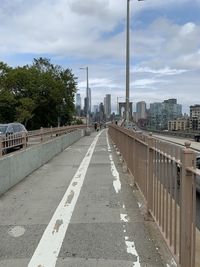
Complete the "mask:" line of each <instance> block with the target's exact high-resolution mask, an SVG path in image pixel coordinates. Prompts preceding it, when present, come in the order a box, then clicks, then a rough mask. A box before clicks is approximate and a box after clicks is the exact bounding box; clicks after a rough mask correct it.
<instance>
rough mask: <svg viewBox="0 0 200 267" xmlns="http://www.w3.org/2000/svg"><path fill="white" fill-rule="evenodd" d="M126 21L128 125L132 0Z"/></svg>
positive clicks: (128, 1) (127, 115) (128, 2)
mask: <svg viewBox="0 0 200 267" xmlns="http://www.w3.org/2000/svg"><path fill="white" fill-rule="evenodd" d="M126 19H127V22H126V125H128V123H129V92H130V25H129V24H130V0H127V18H126Z"/></svg>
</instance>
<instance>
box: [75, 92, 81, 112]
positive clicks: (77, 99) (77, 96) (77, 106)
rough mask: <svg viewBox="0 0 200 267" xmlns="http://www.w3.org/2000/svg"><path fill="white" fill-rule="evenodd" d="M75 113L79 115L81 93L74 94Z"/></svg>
mask: <svg viewBox="0 0 200 267" xmlns="http://www.w3.org/2000/svg"><path fill="white" fill-rule="evenodd" d="M75 107H76V115H77V116H79V117H80V116H81V95H80V94H76V106H75Z"/></svg>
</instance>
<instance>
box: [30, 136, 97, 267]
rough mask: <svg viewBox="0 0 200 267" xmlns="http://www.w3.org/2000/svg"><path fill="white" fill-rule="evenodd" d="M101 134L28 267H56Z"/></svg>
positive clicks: (86, 157) (93, 144)
mask: <svg viewBox="0 0 200 267" xmlns="http://www.w3.org/2000/svg"><path fill="white" fill-rule="evenodd" d="M101 133H102V132H100V133H99V134H98V135H97V136H96V137H95V138H94V141H93V142H92V144H91V146H90V147H89V149H88V151H87V153H86V155H85V157H84V159H83V160H82V162H81V164H80V166H79V168H78V170H77V172H76V174H75V175H74V177H73V179H72V181H71V183H70V185H69V187H68V189H67V191H66V193H65V195H64V196H63V198H62V200H61V202H60V204H59V205H58V207H57V209H56V211H55V213H54V215H53V217H52V218H51V221H50V222H49V224H48V226H47V228H46V229H45V231H44V233H43V236H42V238H41V240H40V242H39V244H38V246H37V248H36V250H35V252H34V254H33V256H32V258H31V260H30V262H29V265H28V267H38V266H43V267H55V266H56V261H57V258H58V255H59V252H60V249H61V246H62V243H63V240H64V237H65V233H66V231H67V228H68V225H69V223H70V220H71V217H72V214H73V211H74V208H75V205H76V202H77V199H78V197H79V194H80V191H81V188H82V185H83V182H84V179H85V175H86V172H87V169H88V166H89V163H90V160H91V158H92V155H93V152H94V149H95V146H96V143H97V141H98V138H99V135H100V134H101Z"/></svg>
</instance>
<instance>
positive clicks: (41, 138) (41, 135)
mask: <svg viewBox="0 0 200 267" xmlns="http://www.w3.org/2000/svg"><path fill="white" fill-rule="evenodd" d="M40 140H41V142H42V141H43V127H41V128H40Z"/></svg>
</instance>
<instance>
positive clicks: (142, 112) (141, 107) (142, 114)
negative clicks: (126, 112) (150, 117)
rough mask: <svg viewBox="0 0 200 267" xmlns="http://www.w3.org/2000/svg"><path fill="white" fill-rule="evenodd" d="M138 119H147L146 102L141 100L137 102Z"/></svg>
mask: <svg viewBox="0 0 200 267" xmlns="http://www.w3.org/2000/svg"><path fill="white" fill-rule="evenodd" d="M136 117H137V118H136V119H137V121H138V120H140V119H146V102H144V101H141V102H138V103H137V104H136Z"/></svg>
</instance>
